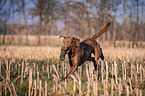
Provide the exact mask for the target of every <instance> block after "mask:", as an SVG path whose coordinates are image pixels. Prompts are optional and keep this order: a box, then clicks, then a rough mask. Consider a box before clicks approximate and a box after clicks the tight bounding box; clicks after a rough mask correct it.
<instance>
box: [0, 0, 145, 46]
mask: <svg viewBox="0 0 145 96" xmlns="http://www.w3.org/2000/svg"><path fill="white" fill-rule="evenodd" d="M144 2H145V1H144V0H0V34H1V35H2V36H1V37H0V39H1V40H2V41H1V43H2V44H4V43H5V35H7V34H10V35H11V41H12V39H13V35H16V34H19V35H26V37H27V38H28V36H29V35H37V37H38V42H37V43H38V45H40V43H41V39H40V36H41V35H60V34H63V35H70V36H78V37H81V38H86V37H91V36H92V35H94V34H95V33H96V32H97V31H98V30H100V28H101V27H102V26H103V25H104V24H105V23H106V22H108V21H109V22H111V24H112V25H111V28H110V29H109V31H108V32H106V33H105V34H104V35H103V36H102V37H100V38H99V39H100V40H102V41H113V42H115V41H116V40H121V41H131V42H133V45H134V44H136V42H138V41H139V42H143V41H145V32H144V31H143V30H145V28H144V27H143V26H145V22H144V18H145V15H144V14H145V13H144V11H143V10H144V8H145V6H144V5H145V3H144ZM27 38H26V39H27ZM28 42H29V41H28V39H27V43H28Z"/></svg>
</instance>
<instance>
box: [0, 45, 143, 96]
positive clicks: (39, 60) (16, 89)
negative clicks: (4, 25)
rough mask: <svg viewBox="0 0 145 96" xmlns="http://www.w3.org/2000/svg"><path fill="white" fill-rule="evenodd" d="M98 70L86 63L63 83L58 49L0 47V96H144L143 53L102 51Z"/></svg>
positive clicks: (66, 67)
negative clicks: (102, 58) (103, 56)
mask: <svg viewBox="0 0 145 96" xmlns="http://www.w3.org/2000/svg"><path fill="white" fill-rule="evenodd" d="M103 53H104V55H105V60H104V61H101V60H98V61H97V64H98V70H97V72H95V71H94V67H93V64H92V62H86V63H85V64H84V65H82V66H80V67H78V68H77V70H76V71H75V72H74V73H73V74H72V75H71V76H70V78H69V79H67V80H61V77H64V76H65V75H66V74H67V73H68V71H69V64H68V61H67V58H66V61H64V62H60V61H59V55H60V47H48V46H0V96H4V95H5V96H7V95H15V96H16V95H18V96H22V95H23V96H24V95H28V96H37V95H40V96H41V95H42V96H44V95H45V96H47V95H62V96H64V95H66V96H67V95H69V96H70V95H87V96H90V95H91V96H97V95H100V96H101V95H111V96H113V95H115V96H117V95H127V96H129V95H136V96H138V95H140V96H142V95H145V92H144V89H145V82H144V81H145V49H143V48H113V47H108V48H107V47H103Z"/></svg>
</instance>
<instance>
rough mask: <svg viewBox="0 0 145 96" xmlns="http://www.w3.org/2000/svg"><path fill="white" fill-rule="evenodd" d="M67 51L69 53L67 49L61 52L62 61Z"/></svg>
mask: <svg viewBox="0 0 145 96" xmlns="http://www.w3.org/2000/svg"><path fill="white" fill-rule="evenodd" d="M66 53H67V51H65V50H62V49H61V54H60V60H61V61H64V60H65V55H66Z"/></svg>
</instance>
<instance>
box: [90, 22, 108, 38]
mask: <svg viewBox="0 0 145 96" xmlns="http://www.w3.org/2000/svg"><path fill="white" fill-rule="evenodd" d="M109 26H110V22H108V23H106V24H105V26H104V27H103V28H102V29H101V30H100V31H99V32H97V33H96V34H95V35H94V36H93V37H92V39H96V38H98V37H99V36H100V35H102V34H103V33H104V32H106V31H107V29H108V27H109Z"/></svg>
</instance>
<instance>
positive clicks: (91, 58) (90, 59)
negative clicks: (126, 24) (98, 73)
mask: <svg viewBox="0 0 145 96" xmlns="http://www.w3.org/2000/svg"><path fill="white" fill-rule="evenodd" d="M87 60H88V61H93V64H94V68H95V70H97V63H96V61H95V58H94V57H89V58H88V59H87Z"/></svg>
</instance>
